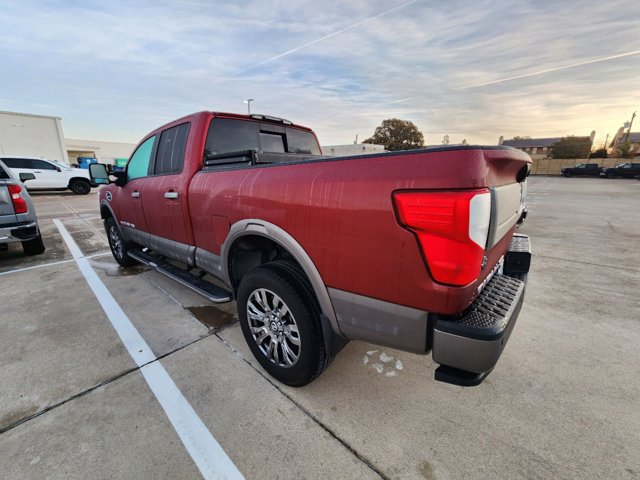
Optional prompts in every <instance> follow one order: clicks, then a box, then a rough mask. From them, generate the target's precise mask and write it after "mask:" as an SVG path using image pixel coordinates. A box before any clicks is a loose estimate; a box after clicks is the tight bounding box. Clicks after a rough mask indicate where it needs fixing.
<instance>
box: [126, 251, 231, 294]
mask: <svg viewBox="0 0 640 480" xmlns="http://www.w3.org/2000/svg"><path fill="white" fill-rule="evenodd" d="M128 254H129V256H130V257H131V258H133V259H134V260H137V261H138V262H140V263H144V264H145V265H147V266H149V267H151V268H153V269H154V270H156V271H157V272H159V273H161V274H163V275H166V276H167V277H169V278H171V279H172V280H175V281H176V282H178V283H179V284H181V285H182V286H184V287H187V288H188V289H190V290H192V291H194V292H196V293H197V294H199V295H202V296H203V297H205V298H206V299H207V300H209V301H210V302H213V303H226V302H230V301H231V298H232V296H233V295H232V294H231V292H229V291H227V290H225V289H224V288H221V287H218V286H217V285H214V284H213V283H211V282H207V281H206V280H203V279H202V278H201V277H199V276H197V275H193V274H192V273H189V272H187V271H186V270H183V269H181V268H178V267H176V266H175V265H172V264H170V263H169V262H166V261H164V260H162V259H159V258H156V257H154V256H152V255H150V254H149V253H147V252H145V251H142V250H130V251H129V252H128Z"/></svg>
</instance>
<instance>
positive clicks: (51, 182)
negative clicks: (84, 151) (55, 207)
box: [0, 156, 95, 195]
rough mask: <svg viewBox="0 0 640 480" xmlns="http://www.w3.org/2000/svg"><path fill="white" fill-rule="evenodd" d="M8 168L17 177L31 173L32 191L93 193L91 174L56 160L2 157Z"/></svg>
mask: <svg viewBox="0 0 640 480" xmlns="http://www.w3.org/2000/svg"><path fill="white" fill-rule="evenodd" d="M0 160H2V161H3V162H4V163H5V165H6V166H7V167H9V168H10V169H11V170H13V172H14V173H15V174H16V175H20V174H21V173H31V174H32V175H33V176H34V178H33V179H32V180H29V182H28V183H27V184H26V185H27V188H28V189H29V190H31V191H35V190H66V189H69V190H71V191H72V192H73V193H75V194H77V195H86V194H88V193H89V192H90V191H91V187H92V186H95V185H92V184H91V179H90V178H89V172H88V171H87V170H85V169H81V168H71V167H70V166H69V165H67V164H65V163H61V162H56V161H55V160H46V159H44V158H33V157H13V156H12V157H0Z"/></svg>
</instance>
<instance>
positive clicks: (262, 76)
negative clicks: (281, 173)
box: [0, 0, 640, 145]
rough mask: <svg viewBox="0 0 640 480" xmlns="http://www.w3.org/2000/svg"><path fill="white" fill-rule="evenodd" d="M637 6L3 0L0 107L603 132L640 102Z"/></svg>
mask: <svg viewBox="0 0 640 480" xmlns="http://www.w3.org/2000/svg"><path fill="white" fill-rule="evenodd" d="M639 19H640V2H639V1H638V0H609V1H606V2H605V1H601V0H600V1H596V0H585V1H568V0H567V1H555V0H547V1H515V0H514V1H511V0H504V1H495V0H493V1H487V0H478V1H458V0H452V1H447V2H442V1H429V0H411V1H409V0H384V1H383V0H341V1H334V0H315V1H307V0H296V1H294V0H261V1H259V0H238V1H213V0H212V1H199V0H183V1H162V0H160V1H153V2H138V1H128V2H119V1H109V2H105V1H95V2H94V1H91V0H84V1H76V0H66V1H40V2H33V1H19V0H15V1H13V0H8V1H6V0H5V1H3V2H2V8H1V9H0V28H1V30H2V40H0V110H8V111H17V112H26V113H35V114H43V115H56V116H59V117H62V126H63V129H64V134H65V136H66V137H68V138H81V139H92V140H105V141H120V142H132V143H137V142H138V140H139V139H140V138H141V137H142V136H144V135H145V134H146V133H147V132H149V131H151V130H153V129H155V128H156V127H158V126H160V125H162V124H164V123H166V122H169V121H171V120H174V119H176V118H178V117H180V116H183V115H186V114H189V113H192V112H196V111H201V110H213V111H222V112H236V113H245V112H246V111H247V105H246V104H245V103H244V100H246V99H248V98H252V99H254V101H253V102H252V103H251V109H252V113H263V114H268V115H274V116H278V117H282V118H286V119H289V120H291V121H293V122H294V123H298V124H302V125H306V126H308V127H311V128H313V129H314V130H315V131H316V133H317V134H318V137H319V139H320V143H321V144H323V145H332V144H347V143H353V142H354V140H355V138H356V135H357V136H358V139H359V140H360V141H362V140H363V139H365V138H367V137H369V136H371V135H372V134H373V132H374V130H375V127H376V126H378V125H380V123H381V122H382V120H384V119H386V118H401V119H404V120H410V121H412V122H414V123H415V124H416V125H417V127H418V128H419V129H420V130H421V131H422V132H423V133H424V135H425V139H426V143H427V144H439V143H441V142H442V137H443V136H444V135H449V137H450V139H451V142H452V143H458V142H460V141H461V140H462V139H463V138H464V139H466V140H467V141H468V142H469V143H472V144H476V143H479V144H488V145H495V144H497V142H498V137H499V136H501V135H502V136H504V137H505V138H512V137H513V136H515V135H521V136H525V135H528V136H533V137H557V136H564V135H569V134H575V135H589V133H590V132H591V131H592V130H595V131H596V142H595V143H596V144H598V143H600V144H601V143H603V142H604V139H605V136H606V134H607V133H609V134H610V135H613V134H614V133H615V132H616V131H617V130H618V128H619V127H620V126H622V124H623V123H624V122H625V121H628V120H629V119H630V117H631V114H632V113H633V111H634V110H638V113H639V116H640V20H639ZM637 120H638V122H637V123H636V124H635V125H637V128H634V130H636V131H640V118H638V119H637Z"/></svg>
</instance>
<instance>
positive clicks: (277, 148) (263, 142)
mask: <svg viewBox="0 0 640 480" xmlns="http://www.w3.org/2000/svg"><path fill="white" fill-rule="evenodd" d="M260 150H261V151H263V152H274V153H284V151H285V150H284V134H283V133H272V132H263V131H261V132H260Z"/></svg>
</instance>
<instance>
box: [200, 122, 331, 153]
mask: <svg viewBox="0 0 640 480" xmlns="http://www.w3.org/2000/svg"><path fill="white" fill-rule="evenodd" d="M273 130H277V131H273ZM243 150H256V151H262V152H274V153H281V152H289V153H306V154H313V155H320V148H319V147H318V142H317V140H316V137H315V136H314V135H313V134H312V133H310V132H305V131H304V130H298V129H296V128H290V127H281V126H279V125H271V124H266V123H258V122H248V121H243V120H231V119H223V118H220V119H214V120H213V121H212V122H211V125H210V126H209V133H208V134H207V143H206V146H205V154H212V155H215V154H218V153H228V152H239V151H243Z"/></svg>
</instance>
